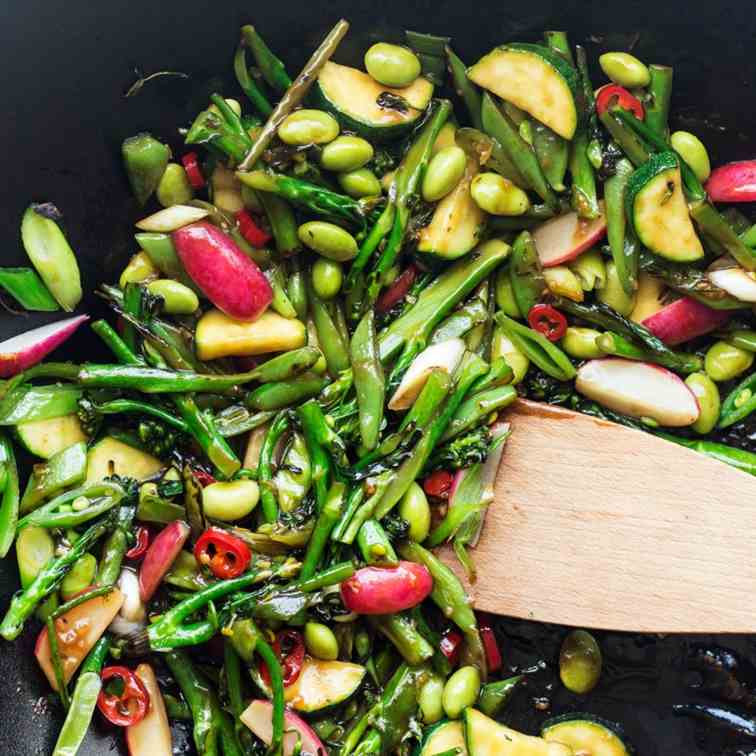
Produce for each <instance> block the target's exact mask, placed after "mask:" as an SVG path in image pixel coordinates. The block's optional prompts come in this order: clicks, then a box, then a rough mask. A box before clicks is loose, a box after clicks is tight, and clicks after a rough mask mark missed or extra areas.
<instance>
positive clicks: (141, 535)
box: [125, 525, 150, 559]
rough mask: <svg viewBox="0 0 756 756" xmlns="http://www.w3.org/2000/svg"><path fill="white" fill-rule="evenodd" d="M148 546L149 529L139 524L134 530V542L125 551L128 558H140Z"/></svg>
mask: <svg viewBox="0 0 756 756" xmlns="http://www.w3.org/2000/svg"><path fill="white" fill-rule="evenodd" d="M149 546H150V530H149V528H146V527H145V526H144V525H140V526H139V527H138V528H137V532H136V543H135V544H134V545H133V546H132V547H131V548H130V549H129V550H128V551H127V552H126V555H125V556H126V557H127V558H128V559H141V558H142V557H143V556H144V555H145V554H146V553H147V549H148V548H149Z"/></svg>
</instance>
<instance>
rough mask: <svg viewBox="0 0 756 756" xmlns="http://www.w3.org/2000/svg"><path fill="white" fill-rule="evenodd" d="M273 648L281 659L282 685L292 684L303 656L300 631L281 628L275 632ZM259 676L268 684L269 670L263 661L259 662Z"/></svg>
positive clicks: (303, 648) (302, 638) (303, 650)
mask: <svg viewBox="0 0 756 756" xmlns="http://www.w3.org/2000/svg"><path fill="white" fill-rule="evenodd" d="M273 650H274V651H275V652H276V656H277V657H278V658H279V659H280V660H281V671H282V672H283V684H284V687H288V686H289V685H293V684H294V683H295V682H296V681H297V680H298V679H299V675H300V673H301V672H302V666H303V665H304V658H305V644H304V637H303V636H302V633H300V632H299V631H298V630H281V631H280V632H278V633H277V634H276V640H275V641H274V642H273ZM260 676H261V677H262V679H263V680H264V682H265V684H266V685H268V686H270V672H269V671H268V665H267V664H265V662H260Z"/></svg>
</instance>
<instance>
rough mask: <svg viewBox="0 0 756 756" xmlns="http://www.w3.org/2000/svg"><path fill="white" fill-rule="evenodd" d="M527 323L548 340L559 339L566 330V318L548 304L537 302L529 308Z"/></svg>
mask: <svg viewBox="0 0 756 756" xmlns="http://www.w3.org/2000/svg"><path fill="white" fill-rule="evenodd" d="M528 323H529V324H530V327H531V328H532V329H533V330H534V331H538V333H540V334H541V335H542V336H545V337H546V338H547V339H548V340H549V341H559V339H561V338H562V336H564V332H565V331H566V330H567V318H565V317H564V315H562V313H561V312H559V310H557V309H556V308H555V307H552V306H551V305H550V304H537V305H533V306H532V307H531V308H530V312H529V313H528Z"/></svg>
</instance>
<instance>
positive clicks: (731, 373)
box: [704, 341, 754, 383]
mask: <svg viewBox="0 0 756 756" xmlns="http://www.w3.org/2000/svg"><path fill="white" fill-rule="evenodd" d="M753 360H754V354H753V352H748V351H746V350H745V349H741V348H740V347H736V346H735V345H734V344H730V343H728V342H727V341H717V342H715V343H714V344H712V345H711V346H710V347H709V349H708V351H707V352H706V357H705V359H704V370H706V374H707V375H708V376H709V378H711V379H712V380H713V381H717V383H722V382H724V381H731V380H732V379H733V378H737V377H738V376H739V375H742V374H743V373H745V371H746V370H748V369H750V367H751V365H753Z"/></svg>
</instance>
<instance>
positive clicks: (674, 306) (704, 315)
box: [643, 297, 730, 346]
mask: <svg viewBox="0 0 756 756" xmlns="http://www.w3.org/2000/svg"><path fill="white" fill-rule="evenodd" d="M729 319H730V314H729V312H728V311H727V310H713V309H712V308H711V307H707V306H706V305H705V304H701V302H698V301H696V300H695V299H691V298H690V297H683V298H682V299H677V300H675V301H674V302H672V303H671V304H668V305H667V306H666V307H663V308H662V309H661V310H659V312H656V313H654V314H653V315H651V316H650V317H648V318H646V319H645V320H644V321H643V325H644V326H645V327H646V328H648V330H649V331H651V333H653V334H654V336H657V337H658V338H660V339H661V340H662V341H663V342H664V343H665V344H668V345H669V346H675V344H682V343H684V342H686V341H690V340H691V339H695V338H696V337H698V336H703V335H704V334H706V333H710V332H711V331H716V329H717V328H720V327H721V326H722V325H724V324H725V323H726V322H727V321H728V320H729Z"/></svg>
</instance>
